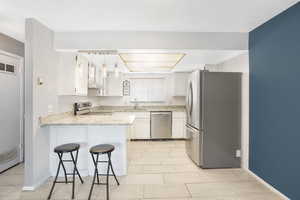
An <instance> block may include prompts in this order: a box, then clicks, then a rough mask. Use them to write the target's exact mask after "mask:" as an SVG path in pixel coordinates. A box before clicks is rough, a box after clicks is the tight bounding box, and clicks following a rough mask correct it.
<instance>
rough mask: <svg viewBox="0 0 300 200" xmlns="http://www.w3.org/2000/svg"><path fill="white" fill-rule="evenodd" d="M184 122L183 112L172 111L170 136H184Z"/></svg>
mask: <svg viewBox="0 0 300 200" xmlns="http://www.w3.org/2000/svg"><path fill="white" fill-rule="evenodd" d="M185 123H186V115H185V112H173V113H172V138H186V133H185Z"/></svg>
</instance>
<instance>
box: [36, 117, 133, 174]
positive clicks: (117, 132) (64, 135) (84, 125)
mask: <svg viewBox="0 0 300 200" xmlns="http://www.w3.org/2000/svg"><path fill="white" fill-rule="evenodd" d="M134 120H135V116H133V115H130V114H126V113H121V114H120V113H115V114H110V115H105V114H95V115H93V114H91V115H80V116H74V115H72V114H71V113H64V114H59V115H53V116H49V117H46V118H42V119H40V126H41V127H42V128H43V129H45V130H46V132H47V133H48V134H49V140H50V145H49V147H50V149H49V154H50V155H49V169H50V174H51V175H52V176H54V175H55V173H56V169H57V165H58V158H57V155H56V154H55V153H54V152H53V149H54V148H55V147H56V146H58V145H61V144H65V143H79V144H80V150H79V155H78V165H77V166H78V169H79V171H80V173H81V175H83V176H88V175H93V173H94V169H93V163H92V159H91V156H90V154H89V149H90V147H92V146H94V145H97V144H112V145H114V146H115V151H114V152H113V153H112V163H113V166H114V170H115V173H116V175H118V176H122V175H126V173H127V134H128V129H129V127H130V126H131V125H132V124H133V122H134ZM64 156H65V157H64V159H68V156H69V155H64ZM100 159H102V160H106V159H107V157H105V155H104V156H103V157H101V156H100ZM67 164H69V163H67ZM66 167H67V170H68V171H70V170H72V165H71V164H70V165H66ZM105 168H106V166H103V167H102V166H100V172H102V170H103V172H104V170H106V169H105Z"/></svg>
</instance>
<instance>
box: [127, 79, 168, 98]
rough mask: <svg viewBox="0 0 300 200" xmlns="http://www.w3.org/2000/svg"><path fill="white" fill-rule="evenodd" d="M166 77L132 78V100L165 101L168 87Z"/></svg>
mask: <svg viewBox="0 0 300 200" xmlns="http://www.w3.org/2000/svg"><path fill="white" fill-rule="evenodd" d="M165 85H166V84H165V79H164V78H132V79H130V87H131V100H132V101H138V102H164V101H165V100H166V88H165Z"/></svg>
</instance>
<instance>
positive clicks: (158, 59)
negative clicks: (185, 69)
mask: <svg viewBox="0 0 300 200" xmlns="http://www.w3.org/2000/svg"><path fill="white" fill-rule="evenodd" d="M119 55H120V57H121V59H122V60H123V61H124V63H125V65H126V66H127V68H128V69H129V71H131V72H153V71H156V72H157V71H162V72H166V71H171V70H172V69H173V68H174V67H175V66H176V64H177V63H179V62H180V61H181V60H182V58H183V57H184V56H185V54H183V53H120V54H119Z"/></svg>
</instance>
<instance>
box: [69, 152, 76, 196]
mask: <svg viewBox="0 0 300 200" xmlns="http://www.w3.org/2000/svg"><path fill="white" fill-rule="evenodd" d="M70 154H71V158H72V161H73V164H74V169H73V180H72V199H74V190H75V171H76V162H75V160H74V156H73V153H72V152H70Z"/></svg>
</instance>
